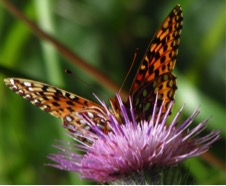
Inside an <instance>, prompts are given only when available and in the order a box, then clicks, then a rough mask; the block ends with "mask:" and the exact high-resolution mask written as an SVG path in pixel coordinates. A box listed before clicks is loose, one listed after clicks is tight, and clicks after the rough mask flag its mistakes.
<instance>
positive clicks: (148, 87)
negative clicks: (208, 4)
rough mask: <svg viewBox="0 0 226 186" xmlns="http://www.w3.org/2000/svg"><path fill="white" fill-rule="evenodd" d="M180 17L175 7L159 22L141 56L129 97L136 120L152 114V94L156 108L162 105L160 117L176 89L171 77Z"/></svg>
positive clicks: (176, 48) (177, 44)
mask: <svg viewBox="0 0 226 186" xmlns="http://www.w3.org/2000/svg"><path fill="white" fill-rule="evenodd" d="M182 22H183V15H182V10H181V7H180V5H177V6H176V7H175V8H174V9H173V10H172V11H171V12H170V14H169V15H168V16H167V17H166V19H165V20H164V21H163V23H162V25H161V27H160V28H159V30H158V31H157V32H156V34H155V36H154V38H153V40H152V41H151V43H150V45H149V46H148V49H147V51H146V53H145V55H144V58H143V60H142V62H141V65H140V67H139V69H138V71H137V74H136V76H135V79H134V81H133V84H132V86H131V89H130V92H129V95H131V96H132V102H133V107H134V110H135V113H136V115H137V117H139V118H143V119H148V118H149V117H150V115H151V113H152V110H153V106H154V101H155V97H156V93H157V92H158V106H160V105H161V104H162V102H163V100H165V101H164V107H163V114H164V113H165V112H166V110H167V108H168V104H169V102H170V101H172V100H174V93H175V90H176V89H177V86H176V77H175V76H174V75H173V74H172V70H173V69H174V65H175V63H176V57H177V53H178V46H179V42H180V35H181V29H182Z"/></svg>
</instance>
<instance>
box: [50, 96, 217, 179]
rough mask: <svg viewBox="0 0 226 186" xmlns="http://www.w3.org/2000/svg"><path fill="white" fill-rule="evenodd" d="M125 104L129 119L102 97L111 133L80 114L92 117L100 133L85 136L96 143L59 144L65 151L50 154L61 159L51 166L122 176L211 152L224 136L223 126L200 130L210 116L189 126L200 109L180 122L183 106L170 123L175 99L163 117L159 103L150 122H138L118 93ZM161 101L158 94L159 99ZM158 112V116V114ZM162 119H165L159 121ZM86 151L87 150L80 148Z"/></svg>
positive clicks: (98, 175)
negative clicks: (119, 117) (120, 118)
mask: <svg viewBox="0 0 226 186" xmlns="http://www.w3.org/2000/svg"><path fill="white" fill-rule="evenodd" d="M117 100H118V102H119V104H120V109H121V112H122V116H123V118H124V121H125V123H119V121H118V120H117V119H116V117H115V116H114V115H113V114H112V112H111V111H110V110H109V109H108V108H107V106H106V105H105V103H103V102H101V104H102V106H103V107H104V108H105V109H106V112H107V115H108V117H109V121H108V123H107V124H108V125H109V127H110V128H111V129H112V131H111V132H109V133H107V134H105V133H103V132H102V131H101V130H99V128H98V127H96V126H93V124H92V123H91V122H92V121H90V120H89V118H87V117H85V115H81V118H82V119H84V120H86V122H88V123H89V122H90V126H91V127H92V126H93V127H92V129H93V131H95V133H92V135H89V134H87V136H85V137H86V138H88V139H89V140H91V141H92V143H90V144H87V143H83V142H82V141H80V140H78V139H77V138H74V139H75V140H76V141H79V142H80V144H72V143H67V144H65V143H63V144H62V145H58V146H55V147H56V148H58V149H59V150H60V152H59V153H58V154H51V155H50V156H49V158H50V159H51V160H53V161H55V162H57V164H54V165H51V166H54V167H56V168H60V169H63V170H68V171H75V172H79V173H80V175H81V177H82V178H87V179H90V180H93V181H97V182H101V183H105V182H112V181H115V180H117V179H121V178H123V177H124V176H127V175H132V174H134V173H138V172H142V171H143V170H144V169H146V168H148V169H150V170H154V169H156V168H159V167H169V166H173V165H177V164H178V163H180V162H181V161H182V160H184V159H187V158H190V157H194V156H198V155H200V154H202V153H204V152H206V151H207V150H208V149H209V147H210V145H211V144H213V143H214V142H215V141H216V140H218V139H219V138H220V131H218V130H216V131H212V132H210V133H209V134H208V135H206V136H204V137H198V136H197V135H198V134H199V133H200V132H202V131H203V130H204V129H205V126H206V125H205V124H206V122H207V121H208V120H205V121H203V122H201V123H200V124H198V125H197V126H196V127H194V128H193V129H191V130H189V129H188V127H189V126H190V125H191V123H192V122H193V120H194V119H195V118H196V117H197V115H198V114H199V110H198V109H197V110H195V111H194V113H193V114H192V115H191V116H190V117H189V118H188V119H187V120H185V121H184V122H183V123H182V124H181V125H178V123H177V120H178V117H179V116H180V114H181V112H182V110H183V107H182V108H181V109H180V111H179V112H178V113H177V115H176V116H175V118H174V120H173V121H172V123H171V124H170V125H167V124H166V120H167V117H168V115H169V112H170V109H171V107H172V105H173V102H171V103H170V106H169V108H168V111H167V112H166V114H165V115H164V118H163V119H162V120H160V116H161V112H162V107H161V108H160V110H159V111H158V113H157V112H156V108H157V101H156V103H155V106H154V109H153V114H152V118H151V119H150V120H149V121H140V123H137V122H136V120H135V119H134V118H135V116H134V112H133V108H132V104H130V113H128V112H126V108H125V106H124V104H123V102H122V100H121V98H120V96H119V95H117ZM156 100H157V99H156ZM156 116H157V118H156ZM160 121H161V122H160ZM79 151H80V152H84V153H83V154H81V153H78V152H79Z"/></svg>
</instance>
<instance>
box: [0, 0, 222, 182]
mask: <svg viewBox="0 0 226 186" xmlns="http://www.w3.org/2000/svg"><path fill="white" fill-rule="evenodd" d="M0 2H1V1H0ZM12 3H14V5H15V6H16V7H18V8H19V9H20V10H21V11H22V12H24V14H26V16H27V17H29V18H30V19H32V20H33V21H35V22H36V23H37V24H39V25H40V27H42V28H43V29H46V31H47V32H49V33H51V34H52V35H53V36H54V37H55V38H57V39H58V40H59V41H61V42H62V43H64V44H65V45H66V46H68V47H69V48H70V49H72V50H73V51H74V52H75V53H76V54H78V55H79V56H80V57H82V58H83V59H84V60H86V61H87V63H89V64H91V65H93V66H94V67H95V68H97V69H99V70H100V71H102V72H103V73H104V74H106V75H107V76H108V77H109V78H110V79H112V80H113V81H115V82H116V83H117V84H118V85H120V84H121V83H122V81H123V79H124V77H125V74H126V73H127V71H128V69H129V67H130V65H131V62H132V60H133V54H134V51H135V49H136V48H140V50H139V53H138V57H137V60H136V61H137V64H136V66H138V64H139V61H140V60H141V58H142V56H143V53H144V51H145V49H146V47H147V45H148V43H149V42H150V40H151V38H152V36H153V34H154V33H155V31H156V30H157V28H158V27H159V26H160V24H161V22H162V21H163V19H164V18H165V17H166V16H167V15H168V13H169V12H170V11H171V9H172V8H173V7H174V6H175V5H176V4H178V3H180V4H181V6H182V9H183V14H184V27H183V31H182V37H181V44H180V49H179V56H178V60H177V64H176V67H175V72H174V74H176V76H177V79H178V90H177V92H176V98H175V99H176V105H175V106H174V109H173V115H174V114H175V113H176V112H177V110H178V109H179V107H180V106H181V105H182V104H183V103H186V107H185V110H184V115H183V117H186V116H189V114H191V112H192V111H193V110H194V109H195V108H196V107H198V106H199V105H201V114H200V115H199V117H198V118H197V119H196V124H198V122H200V121H202V120H204V119H205V118H208V117H209V116H212V118H211V119H210V120H209V122H208V127H207V129H206V131H210V130H211V129H221V130H222V134H221V140H220V141H218V142H217V143H215V144H214V145H213V147H212V148H211V149H210V152H211V153H212V154H214V156H215V157H216V160H217V161H221V162H222V163H221V165H222V164H225V150H226V147H225V137H226V125H225V124H226V122H225V121H226V120H225V84H226V78H225V72H226V69H225V62H226V58H225V57H226V56H225V51H226V45H225V43H226V38H225V35H226V29H225V28H226V15H225V14H226V13H225V12H226V10H225V9H226V6H225V1H222V0H215V1H210V0H209V1H207V0H199V1H197V0H189V1H179V0H171V1H168V0H161V1H159V0H158V1H157V0H152V1H150V0H105V1H104V0H74V1H72V0H32V1H25V0H20V1H16V0H14V1H13V0H12ZM65 68H68V69H70V70H71V71H73V72H74V73H75V74H76V75H77V76H78V77H80V78H81V79H83V80H84V81H86V82H88V83H89V84H92V85H93V86H94V87H96V89H98V90H99V91H101V92H102V93H103V94H104V95H106V96H105V97H111V96H113V95H114V92H111V91H110V90H108V89H107V88H106V87H103V86H102V84H101V82H97V81H96V80H95V78H93V77H92V76H90V75H89V74H87V73H86V72H85V71H84V70H82V69H80V68H78V67H77V66H75V65H74V64H72V63H71V62H70V61H68V60H66V59H65V58H64V57H63V56H62V55H61V54H59V53H58V52H57V51H56V50H55V49H54V48H53V47H52V46H51V45H49V44H48V43H45V42H43V40H41V39H38V38H37V37H36V36H34V35H33V33H31V32H30V30H29V29H28V27H27V26H26V25H25V24H24V23H23V22H21V21H20V20H18V18H15V17H14V16H12V14H11V13H9V12H8V11H7V9H6V8H5V7H4V6H3V4H2V3H0V184H86V183H89V182H82V181H81V180H80V179H79V178H78V176H77V174H75V173H68V172H65V171H61V170H57V169H55V168H52V167H48V166H45V165H44V164H45V163H49V162H50V161H49V160H48V158H47V155H48V154H49V153H52V152H55V151H56V150H55V149H54V148H53V147H52V146H51V145H52V144H54V143H55V141H54V140H55V139H64V140H69V139H68V137H66V135H65V132H66V131H65V129H63V128H62V127H61V125H60V123H61V122H60V121H59V120H57V119H55V118H53V117H52V116H50V115H49V114H48V113H45V112H42V111H40V110H39V109H38V108H35V107H34V106H33V105H31V104H30V103H29V102H28V101H25V100H24V99H22V98H21V97H19V96H18V95H16V94H14V93H13V92H12V91H11V90H9V89H8V88H7V87H6V86H5V85H4V83H3V79H4V78H6V77H21V78H24V77H26V78H29V79H33V80H39V81H42V82H46V83H49V84H52V85H55V86H57V87H61V88H64V89H66V90H68V91H71V92H75V93H76V94H78V95H81V96H83V97H86V98H89V99H92V100H94V98H93V96H92V92H95V91H94V90H92V89H91V88H90V87H88V86H86V85H84V84H83V83H81V82H79V81H78V80H77V79H75V78H73V77H71V76H69V75H67V74H65V73H64V69H65ZM135 71H136V70H135V68H134V70H133V71H132V72H131V74H130V77H129V79H128V81H127V83H126V85H125V89H127V90H128V88H129V85H130V82H131V81H132V78H133V76H134V74H135ZM97 95H99V93H97ZM99 96H100V97H101V99H105V100H107V99H106V98H105V97H104V96H102V95H99ZM185 164H188V166H189V169H190V174H191V175H192V176H193V177H194V179H195V180H196V183H197V184H226V175H225V171H223V170H222V168H220V167H219V166H216V165H215V164H213V160H208V161H205V160H203V158H200V157H198V158H192V159H190V160H188V161H186V162H185Z"/></svg>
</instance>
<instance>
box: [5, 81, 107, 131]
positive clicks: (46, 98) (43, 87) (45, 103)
mask: <svg viewBox="0 0 226 186" xmlns="http://www.w3.org/2000/svg"><path fill="white" fill-rule="evenodd" d="M4 81H5V83H6V85H7V86H8V87H9V88H10V89H12V90H13V91H14V92H16V93H17V94H19V95H20V96H22V97H24V98H25V99H27V100H29V101H30V102H31V103H32V104H34V105H36V106H38V107H39V108H41V109H42V110H44V111H46V112H49V113H50V114H51V115H53V116H55V117H58V118H61V119H62V120H63V124H64V126H65V127H66V128H68V129H69V130H70V132H72V131H73V130H72V129H74V130H80V131H84V130H83V129H85V130H89V129H90V127H89V126H87V124H86V123H84V122H81V118H80V117H78V114H77V113H79V112H83V113H84V112H87V113H88V112H89V113H92V112H93V114H94V113H95V114H96V115H95V116H96V117H95V118H90V119H95V122H96V121H98V116H99V115H98V112H100V114H101V116H102V115H104V114H105V111H104V109H103V107H102V106H100V105H98V104H96V103H94V102H92V101H89V100H87V99H85V98H82V97H80V96H77V95H75V94H73V93H70V92H67V91H65V90H62V89H59V88H56V87H53V86H51V85H48V84H44V83H41V82H37V81H32V80H27V79H20V78H8V79H5V80H4ZM100 119H102V118H99V120H100ZM99 123H100V122H99ZM100 124H103V123H100ZM102 128H104V127H102Z"/></svg>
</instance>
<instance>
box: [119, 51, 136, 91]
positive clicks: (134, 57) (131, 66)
mask: <svg viewBox="0 0 226 186" xmlns="http://www.w3.org/2000/svg"><path fill="white" fill-rule="evenodd" d="M138 51H139V48H137V49H136V50H135V52H134V55H133V61H132V64H131V65H130V68H129V70H128V72H127V74H126V77H125V79H124V80H123V82H122V85H121V87H120V89H119V91H118V93H119V94H120V92H121V91H122V88H123V86H124V84H125V82H126V80H127V78H128V76H129V73H130V72H131V70H132V68H133V66H134V63H135V60H136V57H137V53H138Z"/></svg>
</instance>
